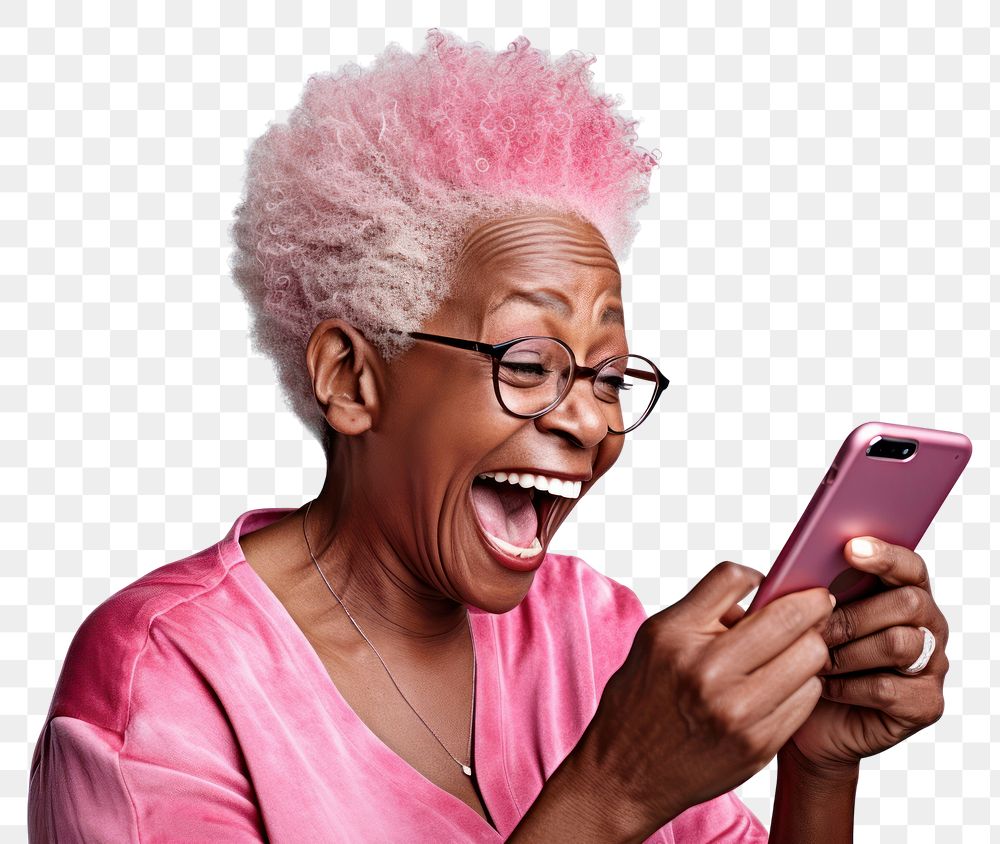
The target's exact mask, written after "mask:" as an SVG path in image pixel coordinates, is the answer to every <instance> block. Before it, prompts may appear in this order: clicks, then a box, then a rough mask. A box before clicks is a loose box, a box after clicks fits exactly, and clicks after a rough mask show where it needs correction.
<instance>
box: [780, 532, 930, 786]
mask: <svg viewBox="0 0 1000 844" xmlns="http://www.w3.org/2000/svg"><path fill="white" fill-rule="evenodd" d="M860 538H862V539H866V540H868V542H869V543H870V544H871V546H872V551H873V553H872V555H871V556H867V557H864V556H859V555H857V554H855V553H853V552H852V550H851V548H852V542H853V540H852V542H848V543H847V545H846V546H845V547H844V556H845V558H846V559H847V562H848V563H850V564H851V565H852V566H853V567H854V568H856V569H858V570H859V571H864V572H870V573H873V574H876V575H878V577H879V578H880V579H881V580H882V582H883V583H884V584H885V585H886V586H888V587H890V588H889V589H888V590H887V591H885V592H881V593H879V594H878V595H875V596H873V597H870V598H865V599H862V600H858V601H853V602H851V603H848V604H844V605H842V606H838V607H836V609H834V611H833V613H832V614H831V616H830V618H829V620H828V621H827V622H826V626H825V629H824V631H823V639H824V640H825V641H826V643H827V645H828V646H829V647H830V658H829V660H828V661H827V664H826V665H825V666H824V669H823V670H822V671H821V672H820V673H821V675H823V678H824V679H823V694H822V698H821V699H820V701H819V702H818V703H817V705H816V708H815V709H814V710H813V712H812V714H811V715H810V716H809V718H808V719H807V720H806V722H805V723H804V724H803V725H802V726H801V727H799V729H798V730H796V732H795V733H794V734H793V735H792V737H791V739H790V741H789V743H788V746H786V747H785V748H783V749H782V751H783V756H784V755H790V756H792V757H794V759H795V761H796V762H798V763H799V764H800V765H802V766H804V767H805V768H806V769H807V770H811V771H812V772H814V773H816V774H818V775H820V776H827V775H829V776H838V775H840V774H843V773H844V772H847V771H851V770H853V771H856V770H857V764H858V762H859V760H860V759H862V758H863V757H865V756H872V755H873V754H876V753H880V752H882V751H883V750H885V749H886V748H888V747H892V746H893V745H894V744H897V743H898V742H900V741H902V740H903V739H905V738H907V737H909V736H911V735H913V734H914V733H915V732H917V731H918V730H922V729H923V728H924V727H927V726H929V725H930V724H933V723H934V722H935V721H937V720H938V719H939V718H940V717H941V714H942V712H943V711H944V696H943V693H942V689H943V686H944V676H945V674H946V673H947V672H948V657H947V656H945V652H944V651H945V645H946V644H947V642H948V623H947V621H946V620H945V617H944V615H943V614H942V612H941V610H940V609H939V608H938V606H937V604H936V603H935V602H934V598H933V597H932V596H931V587H930V581H929V579H928V576H927V566H926V565H925V564H924V561H923V558H922V557H921V556H920V555H919V554H917V553H915V552H913V551H911V550H910V549H908V548H904V547H902V546H900V545H891V544H889V543H888V542H883V541H882V540H879V539H875V538H874V537H860ZM918 627H926V628H927V629H928V630H930V631H931V633H933V634H934V638H935V640H936V647H935V649H934V653H933V654H932V655H931V658H930V661H929V662H928V663H927V665H926V667H925V668H924V670H923V671H921V672H920V673H919V674H916V675H906V674H903V673H900V671H897V670H896V669H904V668H906V667H908V666H910V665H912V664H913V662H914V660H916V659H917V657H918V656H919V655H920V652H921V649H922V648H923V643H924V635H923V632H922V631H920V630H918V629H917V628H918ZM858 672H867V673H858Z"/></svg>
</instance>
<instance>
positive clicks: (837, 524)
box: [748, 422, 972, 612]
mask: <svg viewBox="0 0 1000 844" xmlns="http://www.w3.org/2000/svg"><path fill="white" fill-rule="evenodd" d="M876 436H882V437H885V438H888V439H906V440H914V441H916V443H917V448H916V451H915V452H914V453H913V454H912V455H910V457H908V458H906V459H905V460H897V459H892V458H885V457H871V456H869V455H867V454H866V453H865V451H866V449H867V448H868V445H869V443H870V442H871V440H872V439H873V438H874V437H876ZM971 456H972V443H971V442H970V441H969V438H968V437H966V436H965V435H964V434H959V433H953V432H951V431H938V430H935V429H932V428H918V427H914V426H911V425H893V424H891V423H887V422H866V423H864V424H863V425H859V426H858V427H857V428H855V429H854V430H853V431H852V432H851V434H850V435H849V436H848V437H847V439H846V440H844V444H843V445H842V446H841V448H840V451H839V452H837V456H836V457H835V458H834V460H833V463H832V464H831V466H830V469H829V471H828V472H827V473H826V475H825V476H824V477H823V480H822V481H821V482H820V485H819V487H818V488H817V490H816V492H815V494H814V495H813V497H812V500H811V501H810V502H809V505H808V506H807V507H806V509H805V511H804V512H803V514H802V517H801V518H800V519H799V522H798V524H797V525H796V527H795V530H794V531H793V532H792V534H791V536H789V538H788V541H787V542H786V543H785V546H784V547H783V548H782V549H781V553H780V554H778V557H777V558H776V559H775V561H774V565H773V566H772V567H771V571H770V572H769V573H768V575H767V577H766V578H765V579H764V581H763V582H762V583H761V585H760V588H759V589H758V590H757V594H756V595H755V596H754V600H753V602H752V603H751V605H750V608H749V610H748V612H753V611H755V610H757V609H759V608H760V607H762V606H764V604H767V603H769V602H770V601H773V600H774V599H775V598H778V597H781V596H782V595H787V594H789V593H790V592H797V591H799V590H801V589H810V588H812V587H814V586H826V587H827V588H828V589H830V591H831V592H832V593H833V594H834V595H835V596H836V597H837V601H838V603H844V602H847V601H853V600H857V599H858V598H862V597H865V596H867V595H870V594H873V593H875V592H877V591H880V590H881V589H882V588H884V587H883V586H882V582H881V581H880V580H879V579H878V578H877V577H875V576H874V575H870V574H865V573H862V572H859V571H858V570H857V569H854V568H852V567H851V566H849V565H848V563H847V561H846V560H845V559H844V546H845V545H846V544H847V542H848V540H850V539H851V538H853V537H855V536H874V537H876V538H878V539H884V540H885V541H886V542H891V543H892V544H893V545H902V546H905V547H906V548H909V549H910V550H913V549H915V548H916V546H917V543H918V542H919V541H920V539H921V538H922V537H923V535H924V534H925V533H926V532H927V528H928V527H929V526H930V523H931V521H932V520H933V519H934V516H935V515H936V514H937V512H938V510H939V509H940V508H941V505H942V504H943V503H944V500H945V499H946V498H947V497H948V493H949V492H951V489H952V487H953V486H954V485H955V482H956V481H957V480H958V477H959V475H961V474H962V470H963V469H964V468H965V466H966V464H967V463H968V462H969V458H970V457H971Z"/></svg>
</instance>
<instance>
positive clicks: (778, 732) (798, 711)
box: [751, 677, 823, 761]
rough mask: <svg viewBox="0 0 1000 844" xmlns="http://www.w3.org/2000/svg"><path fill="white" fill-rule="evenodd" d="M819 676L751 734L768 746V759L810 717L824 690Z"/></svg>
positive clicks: (812, 679) (807, 683)
mask: <svg viewBox="0 0 1000 844" xmlns="http://www.w3.org/2000/svg"><path fill="white" fill-rule="evenodd" d="M822 688H823V686H822V683H821V682H820V680H819V678H818V677H810V678H809V679H808V680H806V682H805V683H803V684H802V685H801V686H799V688H797V689H796V690H795V691H793V692H792V693H791V694H790V695H788V697H787V698H786V699H785V700H783V701H782V702H781V703H779V704H778V706H777V707H775V709H774V711H773V712H769V713H768V714H767V715H766V716H765V717H764V718H762V719H761V720H760V722H759V723H758V724H757V726H756V727H755V728H754V729H753V730H752V731H751V735H753V736H754V737H756V738H757V740H758V741H760V742H761V743H763V744H765V746H766V747H767V749H768V750H767V753H768V761H770V759H771V758H772V757H773V756H774V755H775V754H776V753H777V752H778V751H779V750H780V749H781V746H782V745H783V744H784V743H785V742H786V741H788V739H789V738H791V737H792V735H793V734H794V733H795V731H796V730H797V729H798V728H799V727H801V726H802V723H803V722H804V721H805V720H806V718H808V717H809V716H810V715H811V714H812V711H813V709H815V708H816V703H817V702H818V701H819V698H820V694H821V692H822Z"/></svg>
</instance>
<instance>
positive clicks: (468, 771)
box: [302, 499, 476, 777]
mask: <svg viewBox="0 0 1000 844" xmlns="http://www.w3.org/2000/svg"><path fill="white" fill-rule="evenodd" d="M313 501H315V499H313ZM312 505H313V503H312V501H310V502H309V504H308V506H307V507H306V512H305V515H304V516H303V517H302V535H303V536H304V537H305V539H306V548H308V549H309V556H310V557H312V561H313V564H314V565H315V566H316V571H318V572H319V575H320V577H322V578H323V582H324V583H325V584H326V588H327V589H329V590H330V592H331V593H332V594H333V597H334V598H336V599H337V603H339V604H340V605H341V606H342V607H343V608H344V612H346V613H347V617H348V618H349V619H350V620H351V624H353V625H354V626H355V627H356V628H357V631H358V633H360V634H361V635H362V636H363V637H364V640H365V641H366V642H367V643H368V644H369V645H370V646H371V649H372V650H373V651H375V656H377V657H378V661H379V662H381V663H382V667H383V668H384V669H385V673H386V674H388V675H389V679H390V680H392V684H393V685H394V686H395V687H396V691H398V692H399V694H400V696H401V697H402V698H403V700H405V701H406V705H407V706H409V707H410V709H413V704H412V703H410V701H409V700H407V699H406V695H404V694H403V690H402V689H401V688H399V684H398V683H397V682H396V678H395V677H393V676H392V672H391V671H390V670H389V666H388V665H386V664H385V660H384V659H382V655H381V654H380V653H379V652H378V651H377V650H376V649H375V646H374V645H372V641H371V639H369V638H368V637H367V636H365V632H364V631H363V630H362V629H361V628H360V627H358V623H357V622H356V621H355V620H354V616H352V615H351V613H350V611H349V610H348V609H347V606H346V605H345V604H344V602H343V601H341V600H340V596H339V595H338V594H337V593H336V592H334V591H333V587H332V586H331V585H330V581H329V580H327V579H326V575H325V574H323V569H321V568H320V567H319V563H317V562H316V557H315V556H314V555H313V551H312V545H310V544H309V535H308V534H307V533H306V519H308V518H309V510H310V508H311V507H312ZM465 618H466V621H467V622H468V624H469V638H470V640H471V639H472V622H471V621H469V616H468V612H466V616H465ZM413 714H414V715H416V716H417V717H418V718H420V713H419V712H417V710H416V709H413ZM475 717H476V647H475V641H473V643H472V713H471V714H470V715H469V747H468V750H467V755H468V757H469V764H468V765H465V764H463V763H462V762H461V761H460V760H459V759H457V758H456V757H455V756H453V755H452V753H451V751H450V750H448V748H447V747H445V745H444V742H443V741H441V739H440V737H439V736H438V734H437V733H435V732H434V730H433V729H431V725H430V724H428V723H427V722H426V721H424V719H423V718H420V720H421V721H422V722H423V725H424V726H425V727H427V729H428V730H430V731H431V735H433V736H434V738H436V739H437V742H438V744H440V745H441V747H444V750H445V753H447V754H448V755H449V756H451V758H452V759H454V760H455V761H456V762H457V763H458V765H459V767H461V769H462V773H464V774H465V775H466V776H468V777H471V776H472V725H473V723H474V720H475Z"/></svg>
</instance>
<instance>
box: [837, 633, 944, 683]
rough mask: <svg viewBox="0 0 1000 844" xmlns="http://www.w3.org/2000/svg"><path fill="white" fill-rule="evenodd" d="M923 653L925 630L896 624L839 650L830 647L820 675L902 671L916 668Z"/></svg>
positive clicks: (849, 643) (842, 646) (856, 640)
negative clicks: (887, 670)
mask: <svg viewBox="0 0 1000 844" xmlns="http://www.w3.org/2000/svg"><path fill="white" fill-rule="evenodd" d="M923 650H924V631H923V630H921V629H919V628H918V627H910V626H908V625H903V624H897V625H895V626H893V627H886V628H885V629H884V630H879V631H878V632H877V633H872V634H871V635H870V636H862V637H861V638H860V639H855V640H854V641H853V642H848V643H847V644H846V645H841V646H840V647H839V648H831V649H830V651H829V653H830V660H829V663H828V666H826V667H824V669H823V670H822V671H821V672H820V673H821V674H825V675H827V676H829V675H832V674H849V673H850V672H852V671H870V670H873V669H885V668H898V669H900V670H902V669H904V668H909V666H911V665H913V663H914V662H916V660H917V657H919V656H920V654H921V653H922V652H923ZM936 650H937V648H935V651H936ZM932 656H933V654H932ZM929 665H930V663H928V666H929ZM924 670H925V671H926V670H927V669H924Z"/></svg>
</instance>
